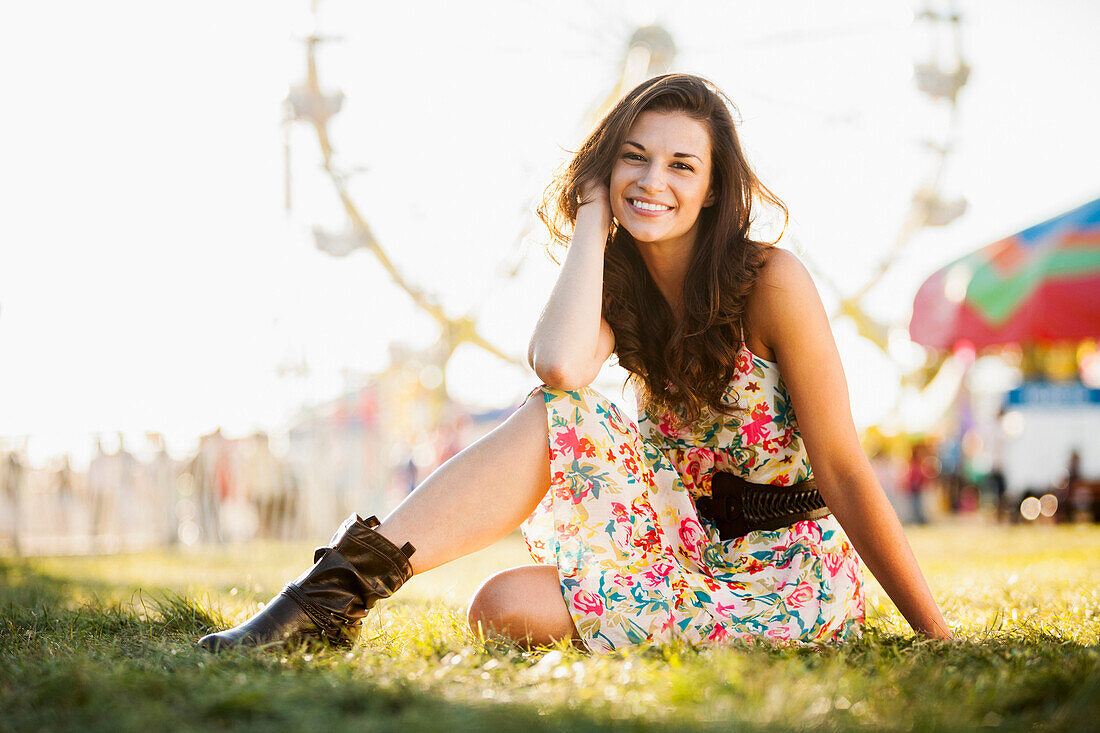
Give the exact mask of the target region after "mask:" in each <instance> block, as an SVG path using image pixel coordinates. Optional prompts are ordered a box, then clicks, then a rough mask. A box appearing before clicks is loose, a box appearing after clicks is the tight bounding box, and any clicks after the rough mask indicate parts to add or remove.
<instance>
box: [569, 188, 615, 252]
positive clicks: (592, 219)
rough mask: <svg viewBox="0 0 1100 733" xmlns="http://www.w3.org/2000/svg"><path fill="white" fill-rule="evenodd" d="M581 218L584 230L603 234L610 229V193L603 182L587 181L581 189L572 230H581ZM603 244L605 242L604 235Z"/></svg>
mask: <svg viewBox="0 0 1100 733" xmlns="http://www.w3.org/2000/svg"><path fill="white" fill-rule="evenodd" d="M582 218H583V219H584V226H585V228H588V227H591V228H592V229H593V230H595V231H603V232H607V231H609V230H610V229H611V219H612V213H611V193H610V190H609V189H608V185H607V184H606V183H604V182H603V181H588V182H586V183H585V184H584V186H583V187H582V188H581V196H580V201H579V202H578V206H577V221H576V224H575V226H574V230H576V229H580V228H581V226H582V224H581V219H582ZM604 242H605V244H606V242H607V238H606V235H605V237H604Z"/></svg>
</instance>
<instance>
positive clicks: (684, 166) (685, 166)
mask: <svg viewBox="0 0 1100 733" xmlns="http://www.w3.org/2000/svg"><path fill="white" fill-rule="evenodd" d="M672 165H673V166H680V170H684V171H694V170H695V169H694V168H692V167H691V166H690V165H688V164H687V163H681V162H680V161H676V162H675V163H673V164H672Z"/></svg>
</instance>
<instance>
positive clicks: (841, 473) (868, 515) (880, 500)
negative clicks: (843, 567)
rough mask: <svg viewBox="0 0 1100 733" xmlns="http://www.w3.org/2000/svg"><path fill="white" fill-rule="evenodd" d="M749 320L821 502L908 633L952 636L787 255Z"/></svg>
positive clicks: (820, 316)
mask: <svg viewBox="0 0 1100 733" xmlns="http://www.w3.org/2000/svg"><path fill="white" fill-rule="evenodd" d="M749 322H750V325H751V328H752V330H753V331H754V332H755V334H756V335H757V337H758V338H760V339H761V340H762V341H763V342H764V344H765V345H766V346H768V347H769V348H771V350H772V351H773V352H774V353H775V359H776V361H777V362H778V364H779V372H780V374H781V375H782V377H783V382H784V383H785V384H786V386H787V391H788V392H789V393H790V396H791V403H792V406H793V407H794V411H795V414H796V415H797V417H798V427H799V430H800V432H801V434H802V439H803V440H804V441H805V442H806V451H807V453H808V454H809V457H810V465H812V466H813V470H814V477H815V479H816V482H817V487H818V490H819V491H820V492H821V495H822V497H823V498H824V499H825V503H826V504H828V505H829V509H830V510H831V511H832V512H833V515H834V516H836V518H837V520H838V521H839V522H840V524H841V526H842V527H844V531H845V533H846V534H847V535H848V537H849V539H851V541H852V544H853V545H854V546H855V549H856V551H857V552H858V553H859V555H860V557H862V558H863V561H864V562H865V563H866V564H867V567H868V568H869V569H870V570H871V572H872V573H873V574H874V576H875V578H876V579H877V580H878V581H879V583H880V584H881V585H882V587H883V589H884V590H885V591H886V592H887V593H888V594H889V596H890V599H891V600H892V601H893V602H894V604H895V605H896V606H897V607H898V610H899V611H901V613H902V615H903V616H905V618H906V620H907V621H908V622H909V624H910V625H911V626H912V627H913V629H914V630H915V631H917V632H918V633H920V634H923V635H925V636H928V637H932V638H944V639H949V638H952V634H951V630H950V629H949V628H948V626H947V622H946V621H944V618H943V614H942V613H940V609H939V607H938V606H937V605H936V602H935V601H934V600H933V599H932V593H931V591H929V589H928V584H927V582H925V579H924V576H923V575H922V574H921V571H920V568H919V567H918V566H917V561H916V558H914V557H913V551H912V549H910V547H909V543H908V541H906V539H905V534H904V533H903V532H902V528H901V523H900V522H899V521H898V517H897V514H895V513H894V509H893V507H892V506H891V505H890V502H889V501H888V500H887V498H886V495H885V494H884V493H883V491H882V487H881V486H879V484H878V480H877V479H876V478H875V475H874V473H873V472H872V470H871V466H870V464H869V463H868V462H867V458H866V456H865V455H864V454H863V449H862V447H861V446H860V444H859V438H858V437H857V435H856V429H855V425H854V424H853V422H852V409H851V405H850V403H849V399H848V384H847V382H846V381H845V378H844V369H843V367H842V366H841V363H840V355H839V354H838V353H837V349H836V343H835V342H834V341H833V336H832V331H831V329H830V328H829V319H828V317H827V316H826V315H825V309H824V308H823V307H822V305H821V298H820V297H819V296H818V294H817V289H816V288H815V287H814V283H813V280H811V279H810V275H809V273H808V272H807V271H806V268H805V267H804V266H803V265H802V263H801V262H799V261H798V259H797V258H796V257H795V256H794V255H792V254H791V253H789V252H786V251H784V250H780V249H776V250H772V251H771V252H770V253H769V256H768V261H767V263H766V264H765V265H764V267H763V268H762V270H761V276H760V280H759V282H758V283H757V285H756V287H755V289H754V290H753V293H752V296H751V298H750V303H749Z"/></svg>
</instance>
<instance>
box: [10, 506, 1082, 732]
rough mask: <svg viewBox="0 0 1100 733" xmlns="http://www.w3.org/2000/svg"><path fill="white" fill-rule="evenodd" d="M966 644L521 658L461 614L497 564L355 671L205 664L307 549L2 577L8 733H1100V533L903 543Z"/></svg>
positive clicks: (508, 547)
mask: <svg viewBox="0 0 1100 733" xmlns="http://www.w3.org/2000/svg"><path fill="white" fill-rule="evenodd" d="M911 539H912V542H913V545H914V549H915V550H916V552H917V555H918V557H919V558H920V560H921V563H922V566H923V567H924V569H925V572H926V574H927V576H928V579H929V582H930V584H931V586H932V588H933V592H934V593H935V595H936V597H937V599H938V600H939V601H940V603H941V605H942V606H943V608H944V611H945V614H946V616H947V618H948V620H949V622H951V624H952V625H953V627H954V628H955V629H956V631H957V632H958V635H959V637H960V638H959V640H957V641H956V642H953V643H940V642H928V641H917V640H914V639H913V638H911V637H910V636H909V634H908V632H907V627H906V626H905V624H904V622H903V621H902V620H901V619H900V617H899V616H898V614H897V612H896V611H895V610H894V609H893V607H892V606H891V605H890V604H889V603H888V602H887V601H885V600H884V598H883V596H882V594H881V591H879V590H878V588H877V586H874V585H873V584H872V587H871V599H870V603H869V609H868V610H869V621H868V627H867V631H866V633H865V635H864V638H863V639H862V640H859V641H856V642H853V643H849V644H846V645H843V646H839V647H831V648H797V647H788V648H775V647H767V646H751V645H738V646H733V647H726V648H710V649H692V648H688V647H683V646H672V647H639V648H636V649H631V650H627V651H624V652H621V653H616V654H612V655H608V656H595V655H586V654H584V653H582V652H579V651H576V650H573V649H570V648H568V647H566V646H561V647H558V648H550V649H542V650H537V651H534V652H526V651H523V650H521V649H518V648H516V647H513V646H511V645H509V644H507V643H505V642H503V641H500V640H494V639H485V638H481V637H479V636H477V635H475V634H472V633H471V632H470V631H469V630H468V629H467V628H466V623H465V602H466V599H467V598H468V597H469V596H470V594H472V592H473V591H474V590H475V589H476V587H477V585H478V583H479V582H480V581H481V580H482V579H483V578H484V577H486V576H487V575H489V574H491V573H492V572H495V571H496V570H499V569H503V568H505V567H509V566H511V565H515V564H520V563H524V562H526V561H527V558H526V555H525V552H524V551H523V546H522V540H520V539H519V538H518V537H515V536H513V537H510V538H508V539H507V540H505V541H504V542H501V543H499V544H498V545H496V546H494V547H492V548H489V549H488V550H485V551H483V552H480V553H477V554H475V555H473V556H470V557H468V558H464V559H463V560H461V561H459V562H457V563H453V564H451V565H449V566H446V567H443V568H439V569H437V570H434V571H432V572H430V573H426V574H425V575H423V576H419V577H417V578H414V579H413V581H412V582H411V583H409V584H408V585H407V586H406V587H405V588H404V589H402V592H401V593H400V594H399V595H398V596H397V597H395V598H394V599H393V600H391V601H389V602H387V603H385V604H383V605H381V606H380V607H379V608H378V609H377V610H376V612H375V613H373V614H372V615H371V617H370V618H369V620H368V623H367V627H366V630H365V633H364V634H363V637H362V639H361V640H360V642H359V644H358V645H357V646H356V647H354V648H353V649H352V650H351V651H346V650H345V651H340V650H336V649H330V648H322V647H317V646H314V647H302V648H295V649H289V650H285V651H283V652H278V653H262V652H256V651H245V652H237V653H232V654H227V655H224V656H219V657H213V656H211V655H208V654H205V653H202V652H199V651H197V650H195V648H194V641H195V639H196V638H197V637H198V636H200V635H202V634H203V633H206V632H207V631H209V630H212V629H215V628H221V627H224V626H225V625H227V624H229V623H230V622H236V621H239V620H241V619H243V618H245V617H246V616H247V615H248V614H250V613H251V612H252V611H253V610H254V609H255V604H256V603H257V602H260V601H266V600H267V599H268V598H269V597H270V596H271V595H272V594H273V593H275V592H276V591H277V590H278V589H279V587H280V586H281V585H282V583H283V582H284V581H285V580H286V579H288V578H290V577H292V576H293V575H294V574H296V573H297V572H298V571H299V570H300V569H301V568H302V567H303V566H304V564H305V563H307V562H308V560H309V558H310V556H311V552H310V548H309V547H307V546H304V545H271V544H269V545H249V546H242V547H234V548H227V549H224V550H202V551H196V552H192V553H184V552H179V553H168V552H163V553H146V554H141V555H127V556H119V557H101V558H42V559H35V560H31V561H15V560H12V559H10V558H9V559H8V560H6V561H0V711H2V712H0V730H41V729H58V728H78V727H79V728H85V729H90V730H111V731H121V730H142V731H146V730H149V729H150V728H153V729H155V728H159V727H169V728H173V729H178V728H183V729H192V728H194V729H209V728H230V727H231V728H235V729H236V728H240V729H257V730H260V729H262V730H268V729H288V730H293V729H311V730H312V729H319V728H326V729H334V730H351V729H356V730H367V731H373V730H387V731H388V730H394V731H397V730H400V731H402V732H403V733H407V732H408V731H417V730H446V731H463V730H483V729H487V728H489V729H503V730H514V729H522V730H524V731H543V730H577V731H588V730H630V731H649V730H670V731H671V730H675V731H695V730H723V731H727V730H750V731H751V730H774V729H803V730H816V729H826V730H846V729H876V730H877V729H886V730H928V729H947V730H955V729H958V730H962V729H972V728H978V727H996V728H1001V729H1008V730H1020V729H1025V728H1026V729H1033V728H1034V729H1040V730H1066V731H1078V730H1089V729H1093V730H1095V729H1096V727H1097V725H1098V721H1100V669H1098V661H1100V649H1098V647H1097V641H1098V635H1100V528H1092V527H1068V528H1062V527H1058V528H1055V527H1011V528H997V527H984V528H983V527H966V526H951V527H937V528H930V529H921V530H914V531H913V532H912V533H911Z"/></svg>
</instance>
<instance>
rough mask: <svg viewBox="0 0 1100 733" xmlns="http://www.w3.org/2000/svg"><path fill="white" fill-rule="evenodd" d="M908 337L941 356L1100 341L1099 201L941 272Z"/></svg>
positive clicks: (924, 292) (916, 306)
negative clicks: (960, 348)
mask: <svg viewBox="0 0 1100 733" xmlns="http://www.w3.org/2000/svg"><path fill="white" fill-rule="evenodd" d="M909 336H910V338H912V339H913V340H914V341H916V342H917V343H921V344H924V345H925V346H931V347H933V348H938V349H951V348H953V347H954V346H955V344H957V343H958V342H960V341H969V342H971V343H972V344H973V345H974V346H975V347H976V348H982V347H984V346H992V345H995V344H1006V343H1018V342H1035V341H1053V340H1061V339H1081V338H1089V337H1100V199H1097V200H1095V201H1092V202H1091V203H1088V204H1085V205H1084V206H1081V207H1079V208H1076V209H1074V210H1073V211H1070V212H1067V213H1065V214H1062V215H1061V216H1058V217H1055V218H1054V219H1051V220H1049V221H1045V222H1043V223H1042V224H1036V225H1035V226H1033V227H1031V228H1030V229H1025V230H1024V231H1022V232H1020V233H1019V234H1014V235H1012V236H1011V237H1007V238H1005V239H1002V240H1000V241H999V242H994V243H993V244H990V245H989V246H987V247H983V248H982V249H979V250H978V251H976V252H973V253H971V254H969V255H967V256H966V257H963V258H961V259H959V260H956V261H955V262H952V263H951V264H950V265H948V266H947V267H944V268H942V269H941V270H938V271H937V272H935V273H934V274H933V275H932V276H931V277H929V278H928V279H927V280H925V281H924V284H923V285H921V286H920V289H919V290H918V291H917V295H916V298H914V300H913V318H912V320H911V321H910V323H909Z"/></svg>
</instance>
